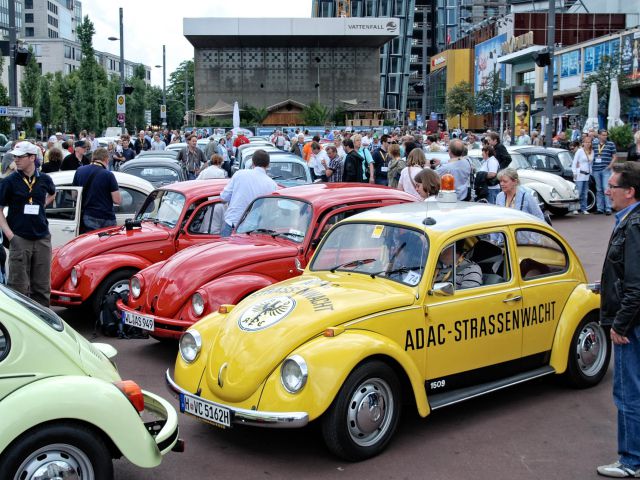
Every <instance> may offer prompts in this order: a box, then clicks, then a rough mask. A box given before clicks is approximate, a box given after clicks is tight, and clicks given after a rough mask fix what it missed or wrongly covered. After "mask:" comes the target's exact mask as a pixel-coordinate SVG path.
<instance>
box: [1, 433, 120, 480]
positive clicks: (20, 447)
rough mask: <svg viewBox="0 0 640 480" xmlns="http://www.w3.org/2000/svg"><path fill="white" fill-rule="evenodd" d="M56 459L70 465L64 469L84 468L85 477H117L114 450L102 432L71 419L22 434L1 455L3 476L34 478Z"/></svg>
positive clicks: (85, 479) (16, 479)
mask: <svg viewBox="0 0 640 480" xmlns="http://www.w3.org/2000/svg"><path fill="white" fill-rule="evenodd" d="M54 461H57V462H60V463H61V464H62V466H63V468H66V469H68V471H66V470H63V471H62V472H60V473H65V472H67V475H68V474H69V473H72V472H74V471H75V473H76V474H77V470H80V471H81V473H82V476H80V478H81V479H82V480H112V479H113V464H112V463H111V454H110V453H109V449H108V448H107V446H106V444H105V442H104V440H103V439H102V438H101V436H100V435H96V433H95V432H93V431H92V430H90V429H89V428H87V427H85V426H83V425H77V424H70V423H60V424H51V425H46V426H43V427H42V428H39V429H37V430H34V431H30V432H28V433H27V434H25V435H23V436H22V437H20V438H19V439H18V440H17V441H15V442H14V443H13V444H12V445H11V446H9V448H8V449H7V450H5V452H4V453H3V454H2V456H0V472H2V478H8V479H11V480H19V479H20V478H31V476H30V474H33V473H34V472H35V471H37V470H38V469H45V471H46V467H47V465H49V466H52V465H51V464H52V462H54ZM29 473H30V474H29ZM22 475H24V477H23V476H22ZM54 477H55V478H57V477H56V476H55V475H54ZM60 477H61V478H62V477H64V478H66V475H63V474H61V475H60ZM73 478H75V477H73Z"/></svg>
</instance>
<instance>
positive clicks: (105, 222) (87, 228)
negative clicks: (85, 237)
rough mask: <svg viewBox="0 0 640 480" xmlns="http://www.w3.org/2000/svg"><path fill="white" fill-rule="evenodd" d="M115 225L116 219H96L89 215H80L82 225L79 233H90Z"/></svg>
mask: <svg viewBox="0 0 640 480" xmlns="http://www.w3.org/2000/svg"><path fill="white" fill-rule="evenodd" d="M115 224H116V219H115V218H114V219H113V220H111V219H106V218H96V217H92V216H90V215H87V214H85V215H82V225H81V226H80V233H86V232H91V231H93V230H98V229H99V228H104V227H113V226H114V225H115Z"/></svg>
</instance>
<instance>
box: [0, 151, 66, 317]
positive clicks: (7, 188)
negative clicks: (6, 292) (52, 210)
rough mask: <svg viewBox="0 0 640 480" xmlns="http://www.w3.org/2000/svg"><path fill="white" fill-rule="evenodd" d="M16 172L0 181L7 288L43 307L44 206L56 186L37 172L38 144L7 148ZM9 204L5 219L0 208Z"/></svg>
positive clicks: (46, 279)
mask: <svg viewBox="0 0 640 480" xmlns="http://www.w3.org/2000/svg"><path fill="white" fill-rule="evenodd" d="M11 154H12V155H13V157H14V161H15V162H16V171H15V172H13V173H12V174H11V175H9V176H8V177H6V178H5V179H3V180H2V182H0V228H2V233H4V236H5V238H6V239H7V240H8V241H9V242H10V244H9V281H8V285H9V287H11V288H13V289H14V290H16V291H18V292H20V293H22V294H24V295H27V296H29V297H31V298H32V299H33V300H34V301H36V302H38V303H39V304H41V305H44V306H45V307H48V306H49V295H50V293H51V235H50V233H49V223H48V222H47V217H46V216H45V211H44V209H45V206H46V205H48V204H49V203H51V202H52V201H53V198H54V195H55V193H56V187H55V186H54V184H53V181H52V180H51V177H49V175H47V174H46V173H38V171H37V169H36V159H37V158H38V147H36V146H35V145H33V144H32V143H29V142H20V143H18V144H17V145H16V146H15V148H14V149H13V150H12V151H11ZM4 207H9V212H8V215H7V217H6V218H5V216H4V214H3V212H2V209H3V208H4Z"/></svg>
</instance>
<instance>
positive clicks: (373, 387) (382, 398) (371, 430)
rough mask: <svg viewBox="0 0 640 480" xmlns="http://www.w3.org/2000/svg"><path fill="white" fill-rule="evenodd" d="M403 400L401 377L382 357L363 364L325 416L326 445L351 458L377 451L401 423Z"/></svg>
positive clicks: (369, 454)
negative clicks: (399, 380)
mask: <svg viewBox="0 0 640 480" xmlns="http://www.w3.org/2000/svg"><path fill="white" fill-rule="evenodd" d="M401 403H402V402H401V393H400V384H399V382H398V378H397V376H396V375H395V373H394V372H393V370H392V369H391V368H390V367H389V366H388V365H386V364H385V363H383V362H379V361H373V362H368V363H365V364H363V365H360V366H359V367H357V368H356V369H355V370H354V371H353V372H351V374H350V375H349V377H348V378H347V380H346V381H345V382H344V385H343V386H342V388H341V389H340V391H339V392H338V395H337V396H336V398H335V400H334V401H333V404H332V405H331V407H330V409H329V411H328V412H327V413H326V414H325V416H324V417H323V422H322V434H323V436H324V441H325V443H326V444H327V447H328V448H329V450H331V451H332V452H333V453H334V454H336V455H337V456H339V457H342V458H344V459H345V460H350V461H358V460H364V459H367V458H370V457H373V456H375V455H377V454H378V453H380V452H381V451H382V450H383V449H384V448H385V446H386V445H387V443H388V442H389V440H390V439H391V437H392V436H393V434H394V432H395V430H396V428H397V426H398V419H399V417H400V409H401Z"/></svg>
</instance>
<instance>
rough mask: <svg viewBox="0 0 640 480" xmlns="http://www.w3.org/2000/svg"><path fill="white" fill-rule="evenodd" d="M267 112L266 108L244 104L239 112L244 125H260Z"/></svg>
mask: <svg viewBox="0 0 640 480" xmlns="http://www.w3.org/2000/svg"><path fill="white" fill-rule="evenodd" d="M267 115H269V112H268V111H267V109H266V108H260V107H253V106H251V105H245V106H243V107H242V111H241V112H240V121H241V123H243V124H245V125H262V122H263V121H264V119H265V118H267Z"/></svg>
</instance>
